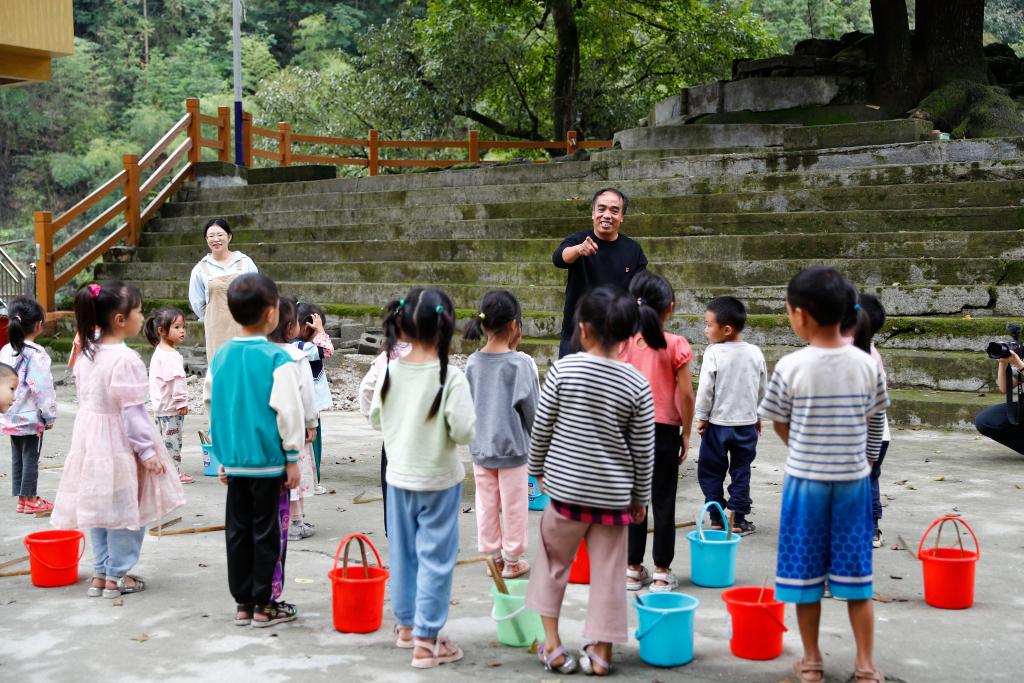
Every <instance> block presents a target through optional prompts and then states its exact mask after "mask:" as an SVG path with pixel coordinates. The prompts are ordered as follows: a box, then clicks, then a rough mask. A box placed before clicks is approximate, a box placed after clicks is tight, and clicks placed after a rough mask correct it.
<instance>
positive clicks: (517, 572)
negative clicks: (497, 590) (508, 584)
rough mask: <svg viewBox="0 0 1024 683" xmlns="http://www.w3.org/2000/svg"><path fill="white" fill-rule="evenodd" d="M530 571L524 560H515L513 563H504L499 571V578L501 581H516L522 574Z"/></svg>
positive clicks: (527, 563)
mask: <svg viewBox="0 0 1024 683" xmlns="http://www.w3.org/2000/svg"><path fill="white" fill-rule="evenodd" d="M529 571H530V563H529V562H527V561H526V560H516V561H515V562H506V563H505V566H504V567H503V568H502V570H501V578H503V579H518V578H519V577H520V576H522V575H523V574H526V573H527V572H529Z"/></svg>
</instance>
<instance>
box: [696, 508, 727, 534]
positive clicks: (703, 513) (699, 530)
mask: <svg viewBox="0 0 1024 683" xmlns="http://www.w3.org/2000/svg"><path fill="white" fill-rule="evenodd" d="M712 505H714V506H715V507H716V508H718V512H719V514H721V515H722V520H723V521H724V522H725V523H726V524H729V517H728V515H726V514H725V510H723V509H722V506H721V505H719V504H718V501H717V500H711V501H708V502H707V503H704V507H702V508H701V509H700V514H698V515H697V533H698V534H699V535H700V540H701V542H702V543H703V542H704V541H705V539H704V517H705V516H706V515H707V514H708V508H710V507H711V506H712ZM729 531H730V533H729V535H728V536H726V538H727V539H728V538H732V530H731V529H730V530H729Z"/></svg>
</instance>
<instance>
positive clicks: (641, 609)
mask: <svg viewBox="0 0 1024 683" xmlns="http://www.w3.org/2000/svg"><path fill="white" fill-rule="evenodd" d="M699 604H700V600H698V599H697V598H695V597H693V596H692V595H686V594H685V593H648V594H647V595H645V596H644V597H643V604H641V603H640V602H639V601H638V600H634V601H633V607H636V611H637V617H638V618H639V621H640V623H639V625H638V628H637V630H636V633H635V634H634V635H635V636H636V639H637V640H638V641H640V659H642V660H644V661H645V662H647V663H648V664H651V665H653V666H681V665H683V664H687V663H689V662H690V661H691V660H692V659H693V614H694V612H695V611H696V609H697V606H698V605H699Z"/></svg>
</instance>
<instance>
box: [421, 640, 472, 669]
mask: <svg viewBox="0 0 1024 683" xmlns="http://www.w3.org/2000/svg"><path fill="white" fill-rule="evenodd" d="M412 642H413V647H421V648H423V649H425V650H430V651H431V653H432V654H431V656H430V657H417V656H416V654H415V652H413V656H412V666H413V668H414V669H433V668H434V667H435V666H439V665H441V664H450V663H451V662H457V661H459V660H460V659H462V657H463V652H462V648H461V647H459V646H458V645H456V644H455V643H453V642H452V641H451V640H449V639H448V638H441V637H440V636H438V638H437V639H436V640H435V641H434V642H433V643H431V642H430V641H429V640H425V639H423V638H413V641H412ZM442 648H444V649H443V650H442Z"/></svg>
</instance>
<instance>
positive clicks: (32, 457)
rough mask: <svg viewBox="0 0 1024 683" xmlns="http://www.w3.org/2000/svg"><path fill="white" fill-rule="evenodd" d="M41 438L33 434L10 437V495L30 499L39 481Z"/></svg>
mask: <svg viewBox="0 0 1024 683" xmlns="http://www.w3.org/2000/svg"><path fill="white" fill-rule="evenodd" d="M42 448H43V437H42V436H41V435H40V436H36V435H35V434H27V435H25V436H12V437H11V488H12V490H13V493H12V495H15V496H25V497H26V498H32V497H33V496H35V495H36V485H37V482H38V481H39V452H40V451H41V450H42Z"/></svg>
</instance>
